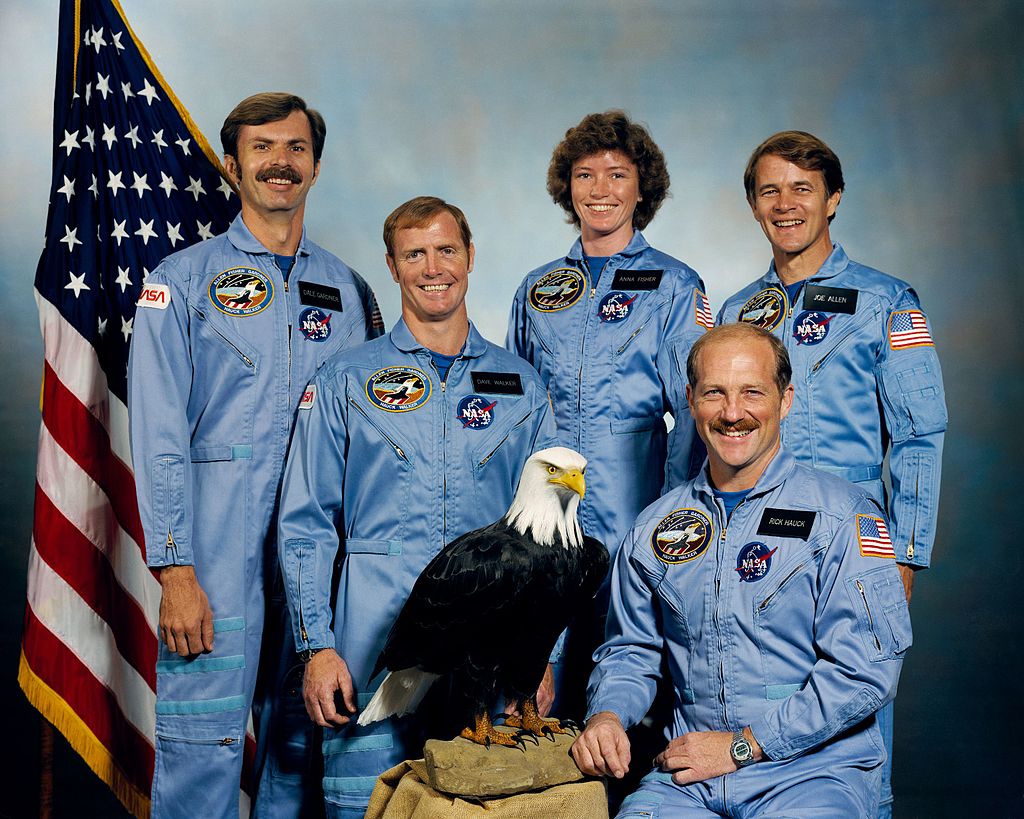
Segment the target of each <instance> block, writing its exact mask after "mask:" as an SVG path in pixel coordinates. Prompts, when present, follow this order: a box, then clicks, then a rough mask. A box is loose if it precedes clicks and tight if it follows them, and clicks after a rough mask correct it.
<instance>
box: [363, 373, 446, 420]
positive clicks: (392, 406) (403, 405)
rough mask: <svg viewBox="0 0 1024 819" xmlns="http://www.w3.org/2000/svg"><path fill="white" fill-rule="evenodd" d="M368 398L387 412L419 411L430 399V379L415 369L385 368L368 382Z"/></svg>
mask: <svg viewBox="0 0 1024 819" xmlns="http://www.w3.org/2000/svg"><path fill="white" fill-rule="evenodd" d="M366 397H367V398H369V399H370V403H371V404H373V405H374V406H375V407H377V408H378V409H382V410H384V411H385V412H408V411H409V410H414V409H419V408H420V407H422V406H423V405H424V404H426V403H427V401H428V400H429V399H430V379H429V378H427V375H426V373H424V372H423V371H422V370H417V369H416V368H415V367H385V368H384V369H383V370H377V372H375V373H374V374H373V375H371V376H370V378H369V379H368V380H367V382H366Z"/></svg>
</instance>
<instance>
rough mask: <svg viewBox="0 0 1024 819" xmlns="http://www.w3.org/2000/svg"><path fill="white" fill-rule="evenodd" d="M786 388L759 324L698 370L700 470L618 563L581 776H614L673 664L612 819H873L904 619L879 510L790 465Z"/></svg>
mask: <svg viewBox="0 0 1024 819" xmlns="http://www.w3.org/2000/svg"><path fill="white" fill-rule="evenodd" d="M791 374H792V370H791V368H790V363H789V356H788V355H787V353H786V349H785V347H784V346H783V345H782V343H781V342H780V341H779V339H777V338H775V337H774V336H772V335H771V334H770V333H768V332H767V331H765V330H762V329H760V328H758V327H754V326H753V325H750V324H730V325H725V326H719V327H716V328H714V329H713V330H710V331H708V333H706V334H705V335H704V336H703V337H702V338H700V339H699V340H698V341H697V342H696V343H695V344H694V345H693V348H692V349H691V350H690V354H689V358H688V360H687V381H688V386H687V389H686V395H687V400H688V402H689V406H690V411H691V413H692V415H693V419H694V422H695V424H696V427H697V433H698V434H699V435H700V437H701V440H703V441H704V443H705V445H706V446H707V452H708V458H707V461H706V462H705V464H704V468H703V469H702V471H701V474H700V475H699V476H698V477H697V478H696V479H694V480H692V481H690V482H688V483H686V484H684V485H683V486H681V487H679V488H678V489H676V490H673V491H671V492H669V493H668V494H667V495H665V496H664V497H662V498H661V499H660V500H658V501H656V502H655V503H654V504H652V505H651V506H649V507H648V508H647V509H646V510H644V512H643V513H641V515H640V517H639V518H638V519H637V521H636V524H635V525H634V526H633V528H632V530H631V531H630V532H629V534H627V536H626V539H625V540H624V541H623V544H622V546H621V548H620V549H619V552H618V554H617V555H616V558H615V565H614V567H613V570H612V582H611V586H612V594H611V600H612V602H611V608H610V611H609V614H608V630H607V633H606V640H605V642H604V644H603V645H602V646H601V647H600V648H599V649H598V651H597V653H596V654H595V657H596V658H597V661H598V662H597V667H596V668H595V670H594V673H593V675H592V676H591V678H590V685H589V689H588V721H587V725H586V728H585V730H584V731H583V733H582V734H581V735H580V737H579V738H578V739H577V740H576V742H575V743H574V744H573V749H572V753H573V757H574V758H575V759H576V762H577V764H578V765H579V766H580V768H581V769H582V770H583V772H584V773H587V774H590V775H595V776H613V777H616V778H621V777H622V776H624V775H625V773H626V771H627V770H628V768H629V766H630V764H631V759H630V745H629V740H628V738H627V736H626V733H625V728H628V727H630V726H632V725H635V724H636V723H637V721H638V720H640V719H641V718H642V717H643V715H644V714H645V713H646V711H647V708H648V707H649V705H650V703H651V700H652V698H653V696H654V692H655V687H656V684H657V681H658V678H659V676H660V674H661V669H662V663H663V659H664V662H665V663H666V664H667V668H668V672H669V673H670V674H671V678H672V681H673V690H674V692H675V707H674V713H673V718H672V721H671V724H670V728H669V732H668V738H669V740H670V741H669V742H668V744H667V745H666V746H665V747H664V749H663V750H662V751H661V752H660V753H658V754H657V756H655V758H654V761H653V768H654V769H653V770H652V771H650V773H648V774H647V775H646V776H645V777H644V779H643V780H642V782H641V786H640V788H639V789H638V790H637V791H636V792H635V793H634V794H632V795H631V796H630V797H628V798H627V799H626V801H625V802H624V803H623V806H622V812H621V813H620V814H619V816H620V817H625V816H640V815H643V816H651V817H659V816H660V817H665V818H666V819H667V817H683V816H686V817H690V816H692V817H698V816H700V817H710V816H734V817H754V816H795V815H799V816H805V815H806V816H810V815H815V816H850V817H854V816H856V817H868V816H873V815H874V813H875V812H876V811H877V807H878V787H879V781H880V778H881V773H882V765H883V762H884V759H885V753H884V751H883V750H882V743H881V735H880V733H879V728H878V724H877V720H876V718H875V712H876V711H877V710H878V709H879V708H880V707H881V706H882V705H883V704H884V703H886V702H888V701H890V700H891V699H892V697H893V695H894V694H895V693H896V684H897V680H898V678H899V672H900V668H901V666H902V664H903V656H904V654H905V652H906V649H907V648H908V647H909V646H910V643H911V630H910V615H909V611H908V608H907V601H906V597H905V595H904V593H903V584H902V582H901V579H900V575H899V572H898V571H897V568H896V561H895V553H894V552H893V546H892V542H891V541H890V540H889V536H888V534H887V532H886V525H885V519H884V517H883V515H882V511H881V509H880V508H879V506H878V505H877V503H875V501H874V500H873V499H872V498H871V497H870V496H869V495H868V493H867V492H865V491H864V490H863V489H860V488H858V487H856V486H855V485H853V484H851V483H850V482H848V481H846V480H843V479H842V478H838V477H836V476H834V475H830V474H828V473H825V472H821V471H818V470H816V469H812V468H810V467H807V466H804V465H801V464H799V463H798V462H797V461H796V459H794V458H793V456H792V455H790V454H789V453H788V452H786V451H785V450H784V449H782V448H781V440H780V438H781V436H780V425H781V423H782V419H783V418H785V417H786V415H787V414H788V413H789V412H790V411H791V408H792V406H793V392H794V390H793V386H792V385H791V384H790V377H791ZM645 762H646V760H639V761H637V762H636V763H634V764H643V763H645Z"/></svg>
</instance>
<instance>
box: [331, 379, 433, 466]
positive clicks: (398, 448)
mask: <svg viewBox="0 0 1024 819" xmlns="http://www.w3.org/2000/svg"><path fill="white" fill-rule="evenodd" d="M347 400H348V406H349V412H351V413H355V418H356V419H358V421H359V422H360V426H361V427H362V428H364V429H365V430H367V431H368V432H369V435H367V436H366V437H367V443H370V444H371V445H372V442H373V441H374V440H376V441H377V442H378V443H379V444H384V445H386V446H387V447H389V448H390V450H391V451H392V452H393V453H394V455H395V457H396V458H397V459H398V462H399V464H401V465H402V466H403V467H406V468H408V467H411V466H412V462H413V449H412V446H411V445H410V443H409V442H408V441H407V440H406V438H405V436H404V435H403V434H402V433H401V432H400V431H398V430H397V429H395V426H396V425H395V424H393V423H389V419H388V418H387V417H386V416H387V413H386V412H384V411H382V410H378V409H376V408H374V407H370V408H367V407H364V406H363V402H362V401H360V400H359V398H358V397H357V396H354V395H351V394H349V395H348V396H347ZM416 411H417V410H413V412H416ZM378 416H385V417H383V418H381V417H378ZM349 434H350V437H353V438H355V437H356V436H355V435H354V434H353V433H352V432H350V433H349Z"/></svg>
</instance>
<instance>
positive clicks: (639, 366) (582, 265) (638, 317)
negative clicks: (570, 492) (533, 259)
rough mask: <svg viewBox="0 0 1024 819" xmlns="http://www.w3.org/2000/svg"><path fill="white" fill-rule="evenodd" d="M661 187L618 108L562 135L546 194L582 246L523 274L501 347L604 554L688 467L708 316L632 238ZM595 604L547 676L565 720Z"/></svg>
mask: <svg viewBox="0 0 1024 819" xmlns="http://www.w3.org/2000/svg"><path fill="white" fill-rule="evenodd" d="M668 188H669V175H668V169H667V166H666V163H665V158H664V156H663V154H662V152H661V150H660V149H659V148H658V146H657V145H656V144H655V142H654V140H653V139H652V138H651V136H650V134H649V133H648V132H647V130H646V129H645V128H644V127H643V126H641V125H639V124H637V123H634V122H631V121H630V120H629V119H628V118H627V116H626V115H625V114H624V113H623V112H622V111H608V112H606V113H602V114H590V115H588V116H586V117H584V118H583V120H582V121H581V122H580V123H579V124H578V125H576V126H574V127H573V128H570V129H569V130H568V131H567V132H566V135H565V138H564V139H563V140H562V142H561V143H559V145H558V146H557V147H556V148H555V150H554V153H553V155H552V159H551V164H550V167H549V168H548V192H549V193H550V194H551V196H552V199H554V201H555V202H556V203H557V204H558V205H560V206H561V207H562V209H563V210H564V211H565V212H566V214H568V216H569V219H570V220H571V221H572V223H573V224H574V225H575V226H576V227H577V228H578V229H579V231H580V238H579V239H578V240H577V241H576V243H575V244H574V245H573V246H572V248H571V249H570V250H569V253H568V255H567V256H564V257H562V258H559V259H556V260H555V261H553V262H550V263H548V264H546V265H543V266H542V267H539V268H537V269H536V270H534V271H532V272H531V273H529V274H527V276H526V278H525V279H524V280H523V282H522V284H521V285H520V287H519V289H518V291H517V292H516V295H515V299H514V301H513V304H512V311H511V315H510V318H509V327H508V336H507V339H506V343H505V346H506V347H508V349H509V350H512V351H513V352H515V353H517V354H518V355H520V356H522V357H523V358H525V359H526V360H527V361H529V362H530V363H531V364H533V366H534V367H536V368H537V371H538V372H539V373H540V375H541V378H542V379H543V380H544V383H545V384H546V385H547V387H548V389H549V390H550V392H551V401H552V405H553V407H554V410H555V419H556V421H557V423H558V435H559V439H560V441H561V443H562V444H563V445H564V446H568V447H571V448H573V449H575V450H577V451H579V452H581V453H582V454H583V455H584V456H585V457H586V458H587V463H588V466H587V497H586V498H585V499H584V501H583V502H582V503H581V504H580V521H581V523H582V525H583V529H584V531H585V532H586V533H587V534H588V535H589V536H591V537H594V538H596V539H598V540H600V541H601V542H602V543H604V544H605V546H607V548H608V550H609V552H610V553H612V554H613V555H614V550H615V549H616V548H617V547H618V545H619V543H620V541H621V540H622V537H623V535H624V534H625V533H626V530H627V529H628V528H629V526H630V525H631V524H632V523H633V521H634V520H635V519H636V516H637V514H638V513H639V512H640V510H641V509H643V508H644V507H645V506H647V505H648V504H649V503H651V502H652V501H653V500H654V499H655V498H657V497H658V496H659V495H660V494H661V493H662V491H663V489H664V488H665V487H666V486H674V485H676V484H678V483H679V482H681V481H682V480H684V479H686V478H687V477H689V474H690V473H691V472H692V471H694V469H693V467H695V466H696V464H693V465H692V466H691V448H692V444H693V441H694V434H693V423H692V421H691V420H690V417H689V412H688V410H687V408H686V398H685V393H684V390H685V380H686V379H685V373H684V368H685V362H686V355H687V353H688V352H689V350H690V346H691V345H692V344H693V342H694V341H695V340H696V339H697V338H699V337H700V336H701V334H702V333H703V332H704V330H705V329H706V328H709V327H711V326H712V323H713V319H712V315H711V311H710V308H709V306H708V302H707V299H706V298H705V296H704V292H703V290H704V285H703V283H702V282H701V280H700V277H699V276H698V275H697V274H696V273H695V272H694V271H693V270H692V269H691V268H690V267H688V266H687V265H685V264H684V263H683V262H681V261H679V260H678V259H674V258H672V257H671V256H668V255H667V254H665V253H662V252H661V251H658V250H655V249H654V248H652V247H651V246H650V245H648V244H647V241H646V240H645V239H644V237H643V234H641V233H640V230H641V229H643V228H645V227H646V226H647V225H648V224H649V223H650V221H651V220H652V219H653V218H654V215H655V213H657V211H658V208H659V207H660V206H661V203H662V201H663V200H664V198H665V196H666V194H667V193H668ZM666 413H671V414H672V415H673V417H674V420H675V427H674V429H673V431H672V434H671V436H669V435H668V434H667V433H666V425H665V420H664V418H665V414H666ZM699 451H700V450H699V448H698V452H699ZM666 467H667V469H666ZM666 472H667V473H668V480H667V482H666ZM606 606H607V596H606V594H602V595H599V596H598V601H597V604H596V609H595V611H594V612H593V613H592V614H589V615H588V614H584V615H582V616H581V617H580V618H579V619H578V620H577V625H576V626H575V627H573V628H571V629H570V642H569V645H568V646H567V652H566V656H565V658H564V663H563V665H562V667H561V668H560V669H559V677H560V680H559V686H558V687H559V706H558V709H559V710H558V713H559V714H561V715H563V716H569V715H571V712H572V711H573V709H574V707H578V708H579V709H582V707H583V702H582V697H583V691H584V687H585V685H586V679H587V676H588V675H589V673H590V667H591V662H590V654H591V652H592V651H593V649H594V648H595V647H596V645H597V643H599V642H600V640H601V637H602V636H603V633H604V618H603V613H604V609H605V608H606ZM586 621H589V622H586ZM573 692H577V695H576V696H575V697H574V696H573ZM576 700H578V703H577V702H576ZM566 707H568V710H569V711H570V713H569V714H567V713H565V709H566Z"/></svg>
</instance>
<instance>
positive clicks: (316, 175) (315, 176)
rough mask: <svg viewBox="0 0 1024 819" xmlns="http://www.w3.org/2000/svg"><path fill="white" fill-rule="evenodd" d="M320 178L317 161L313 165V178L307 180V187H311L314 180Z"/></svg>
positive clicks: (318, 162)
mask: <svg viewBox="0 0 1024 819" xmlns="http://www.w3.org/2000/svg"><path fill="white" fill-rule="evenodd" d="M319 178H320V160H319V159H318V160H317V161H316V162H315V163H314V164H313V178H312V179H310V180H309V186H310V187H313V185H315V184H316V180H317V179H319Z"/></svg>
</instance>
